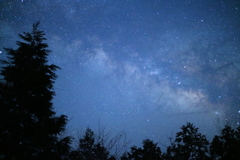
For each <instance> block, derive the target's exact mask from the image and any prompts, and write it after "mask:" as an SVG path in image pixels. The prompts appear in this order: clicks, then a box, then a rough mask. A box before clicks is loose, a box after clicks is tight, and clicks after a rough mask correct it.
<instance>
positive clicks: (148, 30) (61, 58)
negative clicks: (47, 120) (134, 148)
mask: <svg viewBox="0 0 240 160" xmlns="http://www.w3.org/2000/svg"><path fill="white" fill-rule="evenodd" d="M37 20H40V21H41V26H40V29H42V30H44V31H46V34H47V39H48V40H47V43H48V44H49V46H50V49H51V50H52V51H53V52H52V53H51V54H50V56H49V61H50V62H51V63H54V64H56V65H58V66H60V67H61V68H62V69H61V70H59V71H58V72H57V74H58V75H59V77H58V79H57V81H56V84H55V91H56V94H57V95H56V97H55V99H54V107H55V109H56V111H57V113H58V114H66V115H67V116H68V117H69V119H70V121H69V123H68V133H69V134H71V135H73V136H76V134H77V132H79V131H80V132H81V131H83V130H84V129H85V128H86V127H90V128H92V129H93V130H96V129H97V127H98V123H99V121H100V122H101V124H102V125H103V126H105V127H106V129H108V130H112V132H113V133H117V132H119V131H121V130H123V129H124V130H125V131H126V133H127V136H128V138H130V139H131V140H132V141H133V144H135V145H139V144H140V143H141V141H142V140H143V139H144V138H150V139H152V140H154V141H156V142H159V143H161V144H166V143H168V142H169V141H168V139H167V137H169V136H171V135H172V136H175V132H177V131H179V128H180V127H181V126H182V125H183V124H185V123H186V122H187V121H190V122H193V123H194V124H195V125H196V126H197V127H199V128H200V131H201V132H203V133H205V134H206V135H207V136H208V137H209V138H211V136H212V135H213V134H216V133H217V128H216V126H215V125H216V123H217V119H220V121H224V119H228V120H229V121H232V119H234V118H235V117H236V116H237V114H238V111H239V110H240V105H239V104H240V97H239V95H240V88H239V87H240V51H239V48H240V39H239V38H240V2H239V1H238V0H222V1H221V0H0V42H1V43H0V44H1V46H0V47H1V48H0V50H1V54H0V57H1V58H4V57H5V52H4V50H3V47H13V48H14V47H16V45H15V41H16V40H19V39H18V37H17V35H18V34H19V33H22V32H23V31H31V26H32V23H34V22H36V21H37ZM217 117H218V118H217ZM237 121H238V120H235V122H232V123H234V124H235V123H237Z"/></svg>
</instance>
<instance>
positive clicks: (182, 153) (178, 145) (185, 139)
mask: <svg viewBox="0 0 240 160" xmlns="http://www.w3.org/2000/svg"><path fill="white" fill-rule="evenodd" d="M181 130H182V131H181V132H178V133H177V134H176V139H175V141H174V142H173V143H172V144H171V146H169V147H168V148H167V152H166V153H165V155H164V157H165V158H166V159H178V160H197V159H199V160H200V159H201V160H203V159H209V157H208V154H209V153H208V145H209V142H208V141H207V139H206V136H205V135H202V134H201V133H198V128H196V127H195V126H193V124H192V123H187V125H186V126H185V125H183V126H182V127H181Z"/></svg>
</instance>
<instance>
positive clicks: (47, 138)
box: [0, 22, 70, 159]
mask: <svg viewBox="0 0 240 160" xmlns="http://www.w3.org/2000/svg"><path fill="white" fill-rule="evenodd" d="M39 24H40V23H39V22H37V23H34V24H33V29H32V32H30V33H29V32H23V34H19V37H20V38H21V39H22V40H23V42H21V41H17V45H18V48H17V49H16V50H14V49H10V48H6V49H5V51H6V53H7V58H8V59H7V60H6V61H3V60H2V61H1V62H2V63H3V64H4V66H3V68H2V70H1V72H0V76H1V77H2V80H1V84H0V87H1V88H0V123H1V124H0V129H1V133H0V147H1V148H0V157H2V158H4V159H57V157H58V156H57V150H58V149H57V147H56V146H57V144H59V141H58V135H59V134H60V133H61V132H62V131H64V129H65V125H66V123H67V117H66V116H65V115H61V116H56V115H55V114H56V113H55V112H54V110H53V104H52V99H53V96H54V95H55V92H54V90H53V84H54V81H55V79H56V78H57V76H56V74H55V71H56V70H57V69H60V68H59V67H58V66H56V65H54V64H48V60H47V56H48V54H49V53H50V50H48V49H47V48H48V45H47V44H46V43H44V42H43V41H44V40H46V38H45V34H44V32H43V31H40V30H38V26H39ZM69 143H70V139H68V142H67V144H69Z"/></svg>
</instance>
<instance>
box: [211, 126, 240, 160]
mask: <svg viewBox="0 0 240 160" xmlns="http://www.w3.org/2000/svg"><path fill="white" fill-rule="evenodd" d="M210 151H211V156H212V157H213V158H214V159H219V160H228V159H232V160H238V159H240V126H238V127H237V128H236V129H232V128H231V126H230V125H226V126H225V127H224V128H223V129H222V131H221V135H220V136H218V135H216V136H215V137H214V138H213V141H212V143H211V146H210Z"/></svg>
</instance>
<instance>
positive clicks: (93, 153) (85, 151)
mask: <svg viewBox="0 0 240 160" xmlns="http://www.w3.org/2000/svg"><path fill="white" fill-rule="evenodd" d="M108 156H109V152H108V151H107V149H106V148H105V147H104V145H103V144H101V143H99V142H98V143H96V141H95V136H94V132H93V131H92V130H91V129H90V128H87V129H86V131H85V135H84V136H83V138H81V139H80V140H79V147H78V150H75V151H73V152H72V159H81V160H108ZM110 158H111V159H113V157H110Z"/></svg>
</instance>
